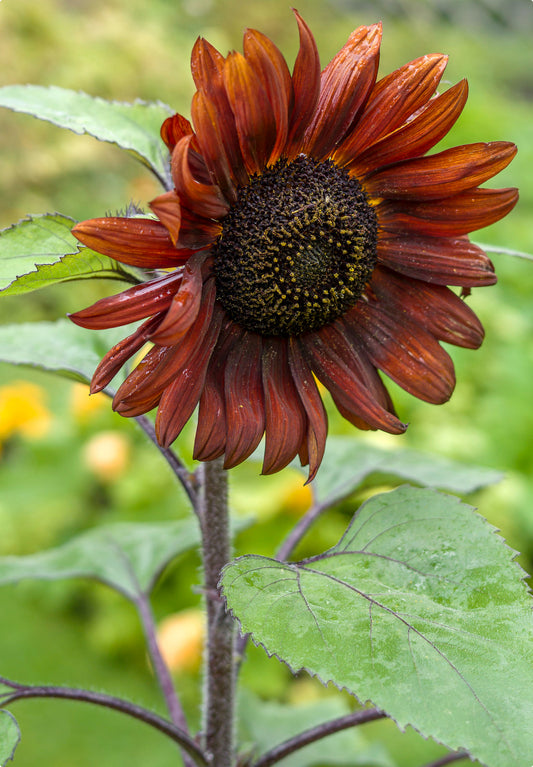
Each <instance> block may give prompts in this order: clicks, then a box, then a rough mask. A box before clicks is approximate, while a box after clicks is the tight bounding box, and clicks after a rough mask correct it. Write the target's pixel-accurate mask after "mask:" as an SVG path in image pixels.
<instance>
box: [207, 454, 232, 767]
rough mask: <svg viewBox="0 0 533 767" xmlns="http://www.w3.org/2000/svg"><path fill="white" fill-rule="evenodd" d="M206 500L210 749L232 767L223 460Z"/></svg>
mask: <svg viewBox="0 0 533 767" xmlns="http://www.w3.org/2000/svg"><path fill="white" fill-rule="evenodd" d="M202 501H203V502H202V512H201V515H200V519H201V524H202V537H203V557H204V579H205V594H206V601H207V648H206V652H207V657H206V699H205V710H204V717H205V719H204V731H205V748H206V751H207V754H208V757H209V758H210V760H211V762H212V764H213V765H214V766H215V765H216V767H232V765H233V760H234V756H233V749H234V746H233V708H234V686H235V684H234V671H233V644H234V625H233V624H234V622H233V619H232V618H231V616H230V615H229V614H228V613H227V612H226V609H225V605H224V602H223V600H222V598H221V596H220V591H219V588H218V584H219V581H220V574H221V571H222V568H223V567H224V566H225V565H226V564H227V563H228V562H229V559H230V553H231V539H230V531H229V514H228V499H227V476H226V472H225V471H224V469H223V468H222V461H221V460H220V459H217V460H216V461H209V462H207V463H205V464H204V465H203V496H202Z"/></svg>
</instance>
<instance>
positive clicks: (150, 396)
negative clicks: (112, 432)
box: [113, 346, 172, 418]
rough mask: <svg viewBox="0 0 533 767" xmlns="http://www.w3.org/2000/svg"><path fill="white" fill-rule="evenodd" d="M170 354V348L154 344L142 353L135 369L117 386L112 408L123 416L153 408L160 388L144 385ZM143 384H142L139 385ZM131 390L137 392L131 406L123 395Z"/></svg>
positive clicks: (133, 414) (159, 397) (158, 396)
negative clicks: (142, 355) (146, 351)
mask: <svg viewBox="0 0 533 767" xmlns="http://www.w3.org/2000/svg"><path fill="white" fill-rule="evenodd" d="M171 354H172V349H170V348H168V347H165V346H154V347H153V348H152V349H150V351H149V352H148V353H147V354H145V355H144V357H143V358H142V360H141V361H140V362H139V364H138V365H137V367H136V368H135V370H134V371H133V372H132V373H130V374H129V376H128V377H127V378H126V380H125V381H124V383H123V384H122V385H121V386H119V388H118V390H117V392H116V394H115V396H114V398H113V410H115V411H117V412H118V413H120V415H122V416H124V417H125V418H134V417H135V416H138V415H142V414H143V413H148V412H149V411H150V410H153V408H154V407H156V405H157V404H158V403H159V400H160V399H161V394H162V390H161V391H160V390H158V389H154V388H152V387H151V386H150V385H146V384H147V382H148V383H149V382H150V381H151V380H152V375H153V373H154V370H156V369H157V368H158V367H159V365H161V364H162V363H163V362H164V361H165V358H167V357H169V356H170V355H171ZM139 382H141V384H144V385H143V386H140V385H139ZM132 390H137V391H138V392H139V394H138V396H137V398H136V399H135V403H134V405H132V406H129V405H128V404H127V401H126V400H125V399H124V395H125V393H127V392H130V391H132Z"/></svg>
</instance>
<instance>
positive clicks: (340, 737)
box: [239, 692, 394, 767]
mask: <svg viewBox="0 0 533 767" xmlns="http://www.w3.org/2000/svg"><path fill="white" fill-rule="evenodd" d="M349 713H350V708H349V707H348V706H347V705H346V702H345V701H343V700H341V699H340V698H324V699H323V700H319V701H316V702H313V703H308V704H300V705H293V706H286V705H283V704H281V703H271V702H265V701H262V700H260V699H259V698H257V697H256V696H255V695H252V694H251V693H249V692H246V693H243V694H241V697H240V699H239V727H240V729H241V733H240V735H241V737H240V740H241V743H242V744H243V747H244V750H245V752H246V751H249V750H252V751H253V754H254V757H255V758H258V757H259V756H261V755H262V754H264V753H266V752H267V751H269V750H270V749H271V748H274V747H275V746H277V745H278V744H279V743H283V742H284V741H285V740H288V739H289V738H293V737H294V736H295V735H298V734H299V733H301V732H304V731H305V730H308V729H310V728H311V727H315V726H316V725H318V724H321V723H322V722H327V721H329V720H331V719H336V718H337V717H341V716H345V715H346V714H349ZM279 764H280V765H282V766H283V767H315V765H320V766H321V767H323V765H328V767H329V765H339V767H359V766H360V767H394V762H393V761H392V759H391V758H390V756H389V755H388V754H387V752H386V749H385V747H384V746H382V745H381V744H380V743H370V742H369V741H368V740H367V739H366V738H365V736H364V733H363V731H362V730H361V729H360V728H352V729H348V730H342V731H341V732H338V733H335V734H334V735H329V736H328V737H327V738H322V740H318V741H316V742H315V743H311V744H310V745H308V746H305V748H302V749H300V750H298V751H296V752H295V753H294V754H291V756H288V757H286V758H285V759H281V761H280V762H279Z"/></svg>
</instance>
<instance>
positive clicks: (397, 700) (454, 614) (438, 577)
mask: <svg viewBox="0 0 533 767" xmlns="http://www.w3.org/2000/svg"><path fill="white" fill-rule="evenodd" d="M513 556H514V552H512V551H511V549H509V548H508V547H507V546H506V545H505V544H504V542H503V541H502V539H501V538H499V537H498V536H497V535H495V534H494V528H492V527H491V526H490V525H489V524H488V523H487V522H486V521H485V520H484V519H483V518H482V517H480V516H479V515H477V514H475V513H473V509H472V508H471V507H469V506H466V505H465V504H462V503H460V502H459V501H458V499H456V498H453V497H451V496H445V495H442V494H439V493H437V492H435V491H432V490H427V489H426V490H422V489H416V488H409V487H402V488H399V489H397V490H395V491H393V492H391V493H386V494H383V495H379V496H375V497H374V498H372V499H371V500H370V501H368V502H367V503H366V504H364V505H363V506H362V507H361V508H360V509H359V511H358V512H357V514H356V515H355V516H354V518H353V520H352V523H351V524H350V526H349V528H348V530H347V531H346V533H345V534H344V536H343V537H342V538H341V540H340V541H339V543H338V544H337V545H336V546H335V547H334V548H333V549H331V550H330V551H328V552H326V553H325V554H323V555H321V556H318V557H313V558H311V559H308V560H304V561H302V562H300V563H290V564H285V563H280V562H276V561H275V560H272V559H268V558H266V557H257V556H245V557H241V558H239V559H237V560H235V561H234V562H233V563H232V564H231V565H229V566H228V568H227V569H226V571H225V573H224V576H223V585H224V594H225V596H226V598H227V600H228V604H229V607H230V609H231V610H232V612H233V613H234V614H235V616H236V617H237V618H238V619H239V621H240V622H241V625H242V629H243V631H244V632H251V633H252V637H253V639H254V641H255V642H257V643H259V644H261V645H263V646H264V648H265V649H266V651H267V652H268V653H269V654H275V655H277V656H278V657H279V658H281V659H283V660H284V661H285V662H286V663H287V664H289V666H290V667H291V668H293V669H295V670H297V669H301V668H304V669H306V670H307V671H309V673H311V674H312V675H316V676H318V677H319V678H320V679H321V680H322V681H323V682H324V683H326V682H328V681H332V682H333V683H334V684H336V685H337V686H338V687H346V688H347V689H348V690H349V691H351V692H352V693H353V694H354V695H356V696H357V697H358V698H359V700H361V701H364V702H366V701H372V702H373V703H374V704H375V705H376V706H378V707H379V708H381V709H383V710H384V711H386V712H387V713H388V714H389V715H390V716H391V717H392V718H393V719H394V720H395V721H396V722H397V723H398V724H399V726H400V727H402V728H404V727H405V726H406V725H408V724H412V725H413V726H414V727H415V728H416V729H417V730H418V731H419V732H421V733H422V734H423V735H425V736H432V737H434V738H435V739H436V740H438V741H439V742H442V743H444V744H446V745H447V746H449V747H450V748H452V749H456V748H466V749H468V750H469V751H470V752H471V753H472V755H473V756H474V757H475V758H477V759H479V760H480V761H482V762H483V763H485V764H487V765H490V767H531V764H532V763H533V737H532V730H531V722H532V721H533V614H532V611H531V607H532V600H531V597H530V595H529V593H528V591H527V588H526V586H525V584H524V582H523V580H522V578H523V575H524V574H523V572H522V571H521V570H520V568H519V567H518V565H517V564H516V563H515V562H513ZM429 703H431V705H429Z"/></svg>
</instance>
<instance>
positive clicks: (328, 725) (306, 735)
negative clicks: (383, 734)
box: [252, 708, 386, 767]
mask: <svg viewBox="0 0 533 767" xmlns="http://www.w3.org/2000/svg"><path fill="white" fill-rule="evenodd" d="M385 716H386V714H384V713H383V711H379V709H377V708H368V709H364V710H363V711H354V712H353V713H351V714H346V716H340V717H338V718H337V719H331V720H330V721H329V722H323V724H318V725H316V727H310V728H309V729H308V730H305V731H304V732H301V733H299V734H298V735H295V736H294V738H289V739H288V740H285V741H283V743H280V744H279V745H277V746H274V748H272V749H270V751H267V752H266V753H265V754H263V756H261V757H260V758H259V759H258V760H257V761H256V762H253V764H252V767H270V765H272V764H276V762H279V761H281V760H282V759H285V757H286V756H289V755H290V754H293V753H294V752H295V751H298V750H299V749H300V748H303V747H304V746H308V745H309V744H310V743H314V742H315V741H317V740H321V739H322V738H327V737H328V735H333V734H334V733H336V732H340V731H341V730H346V729H348V728H349V727H356V726H357V725H359V724H365V723H366V722H373V721H374V720H375V719H383V718H384V717H385Z"/></svg>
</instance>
